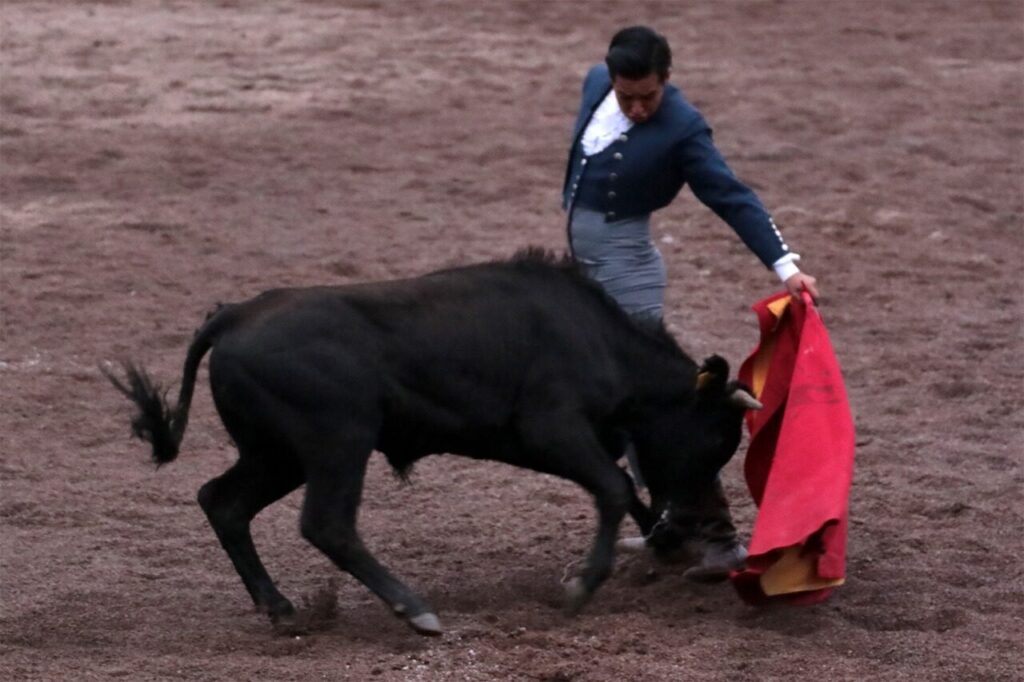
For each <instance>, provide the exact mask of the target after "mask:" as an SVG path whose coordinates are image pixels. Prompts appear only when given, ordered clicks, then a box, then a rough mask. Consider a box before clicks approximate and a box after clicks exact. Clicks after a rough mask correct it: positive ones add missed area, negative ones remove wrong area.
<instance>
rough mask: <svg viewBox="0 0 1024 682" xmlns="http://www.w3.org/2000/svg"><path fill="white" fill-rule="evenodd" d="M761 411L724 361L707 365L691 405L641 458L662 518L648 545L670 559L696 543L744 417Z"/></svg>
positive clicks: (669, 421) (699, 375)
mask: <svg viewBox="0 0 1024 682" xmlns="http://www.w3.org/2000/svg"><path fill="white" fill-rule="evenodd" d="M761 407H762V405H761V403H760V402H758V400H757V399H756V398H754V396H753V395H752V394H751V392H750V389H749V388H747V387H746V386H745V385H743V384H742V383H740V382H737V381H730V380H729V364H728V363H727V362H726V361H725V360H724V359H723V358H721V357H719V356H717V355H714V356H711V357H710V358H708V359H707V360H705V361H704V363H703V365H701V367H700V370H699V371H698V373H697V385H696V387H695V393H694V395H693V396H692V400H691V401H689V403H688V404H687V406H686V407H685V408H680V409H679V410H678V411H677V410H673V411H672V415H671V417H670V418H669V419H667V420H666V421H664V422H662V423H661V424H660V428H661V429H662V430H663V432H662V433H660V434H657V435H655V437H654V438H653V439H652V440H651V441H649V442H648V443H646V445H647V446H648V447H647V448H644V449H646V450H648V452H649V456H647V457H641V462H640V463H641V471H642V473H643V475H644V478H645V480H646V482H647V485H648V487H649V489H650V492H651V506H652V509H653V511H654V512H655V513H656V514H657V515H658V518H659V521H658V523H657V524H656V526H655V528H654V530H653V531H652V532H651V534H650V536H649V537H648V540H647V544H648V545H650V546H651V547H654V548H655V549H656V550H658V551H659V552H662V553H667V554H670V553H672V552H673V551H675V550H677V549H679V548H681V547H682V546H684V545H685V544H686V543H687V541H688V540H691V539H695V538H696V536H697V533H698V530H699V529H698V525H699V523H700V520H701V518H702V517H704V516H705V515H706V509H707V508H708V506H709V505H712V506H713V505H715V504H717V503H719V502H718V501H717V498H718V496H719V495H720V492H719V486H718V485H717V477H718V472H719V471H720V470H721V468H722V467H723V466H725V465H726V463H728V461H729V460H730V459H731V458H732V456H733V454H735V452H736V450H737V448H739V444H740V440H741V439H742V436H743V417H744V415H745V414H746V411H747V410H757V409H761ZM640 451H641V448H640V447H639V444H638V453H639V452H640Z"/></svg>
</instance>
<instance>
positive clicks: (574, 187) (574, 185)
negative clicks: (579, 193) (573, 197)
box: [572, 182, 579, 192]
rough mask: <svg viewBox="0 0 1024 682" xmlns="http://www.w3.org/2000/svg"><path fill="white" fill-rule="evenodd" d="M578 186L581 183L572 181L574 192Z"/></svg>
mask: <svg viewBox="0 0 1024 682" xmlns="http://www.w3.org/2000/svg"><path fill="white" fill-rule="evenodd" d="M577 187H579V183H576V182H574V183H572V189H573V191H574V192H575V191H576V188H577Z"/></svg>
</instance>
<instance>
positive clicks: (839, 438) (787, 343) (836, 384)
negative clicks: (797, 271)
mask: <svg viewBox="0 0 1024 682" xmlns="http://www.w3.org/2000/svg"><path fill="white" fill-rule="evenodd" d="M786 296H788V294H786V293H781V294H777V295H775V296H772V297H769V298H767V299H765V300H763V301H761V302H760V303H757V304H755V305H754V311H755V312H756V313H757V317H758V321H759V323H760V327H761V341H760V344H759V345H758V347H757V348H756V349H755V350H754V352H753V353H752V354H751V355H750V357H748V358H747V359H746V361H744V363H743V366H742V367H741V368H740V374H739V376H740V379H741V380H742V381H744V382H745V383H747V384H748V385H750V386H752V387H753V388H754V390H755V392H758V389H760V392H759V395H758V399H759V400H760V401H761V402H762V403H763V404H764V408H763V409H761V410H757V411H750V412H748V413H747V426H748V427H749V429H750V447H749V449H748V450H747V457H746V461H745V463H744V473H745V475H746V479H747V485H748V487H749V489H750V493H751V495H752V496H753V498H754V501H755V503H756V504H757V506H758V514H757V519H756V521H755V523H754V531H753V535H752V537H751V541H750V548H749V551H750V556H749V557H748V559H747V569H746V570H744V571H741V572H738V573H735V574H733V576H732V580H733V585H734V586H735V587H736V589H737V591H738V592H739V594H740V596H741V597H742V598H743V599H744V600H745V601H747V602H750V603H754V604H762V603H768V602H785V603H791V604H808V603H815V602H819V601H822V600H823V599H825V598H826V597H827V596H828V595H829V593H830V592H831V587H824V588H821V587H818V588H815V587H814V586H815V585H819V586H820V585H821V584H822V581H836V580H841V579H843V578H844V577H845V564H846V531H847V500H848V497H849V490H850V484H851V481H852V478H853V454H854V440H855V437H854V428H853V418H852V416H851V414H850V406H849V403H848V401H847V397H846V387H845V386H844V384H843V378H842V375H841V373H840V369H839V363H838V362H837V361H836V357H835V354H834V353H833V350H832V344H831V343H830V341H829V338H828V332H827V331H826V329H825V325H824V323H823V322H822V320H821V316H820V315H819V313H818V310H817V308H815V306H814V303H813V302H812V300H811V298H810V296H809V295H808V294H806V293H805V294H804V295H803V297H804V298H803V304H802V305H801V304H800V303H798V302H796V301H791V302H790V303H789V305H788V306H787V307H786V308H785V309H784V310H783V311H782V314H781V317H778V318H777V317H776V315H775V314H774V313H773V312H772V311H771V310H770V309H769V305H770V304H772V303H773V302H776V301H778V302H779V303H782V301H780V299H782V298H784V297H786ZM779 303H776V306H777V305H779ZM759 356H761V357H760V359H759ZM766 367H767V375H766V376H765V375H764V369H765V368H766ZM794 547H796V548H798V549H790V552H791V553H793V555H794V556H796V552H797V551H798V552H799V556H800V557H801V558H802V559H803V560H804V561H805V564H806V566H807V567H808V570H809V574H810V576H811V579H810V580H808V581H804V582H802V583H800V584H801V586H802V588H801V589H798V590H796V591H790V592H788V593H785V594H776V595H775V596H771V595H769V594H766V592H765V586H766V585H769V584H774V583H770V581H769V580H768V579H767V578H765V579H762V578H763V576H764V574H765V572H766V571H767V570H768V569H769V568H770V567H772V566H773V564H775V563H776V561H778V560H779V558H780V557H781V554H782V550H783V549H786V548H794ZM779 573H780V572H779V571H778V570H776V571H775V572H774V574H773V575H775V576H778V575H779ZM803 588H807V589H803ZM791 589H792V588H791Z"/></svg>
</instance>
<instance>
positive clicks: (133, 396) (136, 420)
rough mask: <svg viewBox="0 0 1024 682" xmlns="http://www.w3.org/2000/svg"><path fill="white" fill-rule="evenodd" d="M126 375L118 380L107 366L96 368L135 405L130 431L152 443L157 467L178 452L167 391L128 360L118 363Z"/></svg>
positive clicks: (172, 458) (177, 437) (177, 442)
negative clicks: (124, 378)
mask: <svg viewBox="0 0 1024 682" xmlns="http://www.w3.org/2000/svg"><path fill="white" fill-rule="evenodd" d="M122 366H123V368H124V373H125V375H126V377H127V380H126V381H125V382H122V381H121V379H120V378H118V377H117V376H116V375H115V374H114V373H113V372H112V371H110V369H108V368H107V367H104V366H100V371H101V372H103V374H104V375H105V376H106V377H107V379H109V380H110V383H112V384H113V385H114V387H115V388H117V390H119V391H120V392H121V393H123V394H124V395H125V396H126V397H127V398H128V399H129V400H131V401H132V402H133V403H135V405H136V407H138V409H139V411H138V413H137V414H136V415H135V416H134V417H133V418H132V434H133V435H134V436H135V437H136V438H140V439H142V440H144V441H147V442H149V443H150V444H151V445H152V446H153V453H152V457H153V462H155V463H156V465H157V466H158V467H159V466H161V465H163V464H167V463H168V462H172V461H174V459H175V458H176V457H177V456H178V447H179V445H180V435H176V434H175V429H174V422H175V420H176V415H175V413H174V411H172V410H171V408H170V407H169V406H168V404H167V391H166V390H164V389H162V388H161V387H160V386H159V385H157V384H155V383H154V382H153V380H152V379H151V378H150V377H149V375H148V374H147V373H146V371H145V370H144V369H142V368H141V367H137V366H136V365H134V364H132V363H131V362H124V363H122Z"/></svg>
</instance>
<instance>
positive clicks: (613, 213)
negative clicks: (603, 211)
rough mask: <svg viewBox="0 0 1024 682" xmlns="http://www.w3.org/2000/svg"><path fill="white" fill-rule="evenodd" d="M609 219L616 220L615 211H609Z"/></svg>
mask: <svg viewBox="0 0 1024 682" xmlns="http://www.w3.org/2000/svg"><path fill="white" fill-rule="evenodd" d="M608 218H609V219H612V220H614V219H615V211H608Z"/></svg>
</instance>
